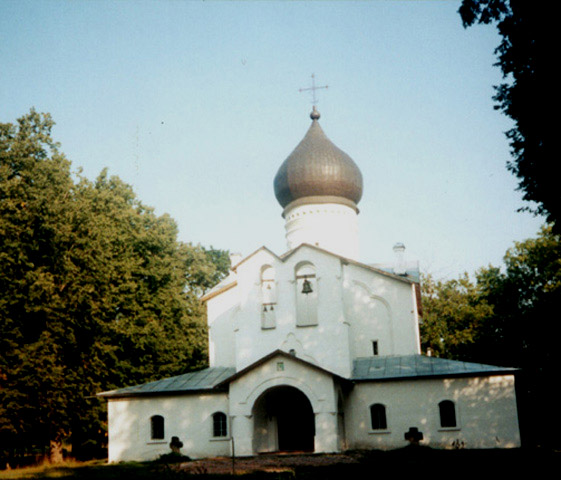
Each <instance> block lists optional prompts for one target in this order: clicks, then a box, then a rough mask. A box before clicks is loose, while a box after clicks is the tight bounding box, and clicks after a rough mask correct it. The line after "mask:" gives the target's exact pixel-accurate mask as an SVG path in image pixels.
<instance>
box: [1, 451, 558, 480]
mask: <svg viewBox="0 0 561 480" xmlns="http://www.w3.org/2000/svg"><path fill="white" fill-rule="evenodd" d="M357 458H359V460H360V461H359V463H356V464H335V465H330V466H315V467H313V466H305V467H304V466H296V467H293V468H289V469H285V470H283V471H274V472H271V471H269V472H252V473H241V472H239V473H238V474H237V475H236V478H239V479H240V480H242V479H243V480H335V479H337V480H340V479H342V480H359V479H360V480H362V479H365V480H366V479H368V480H371V479H373V478H375V477H378V478H382V477H384V478H386V477H387V478H389V477H390V476H391V477H393V478H409V477H411V478H415V479H419V478H437V477H441V476H447V477H453V478H458V477H459V478H467V477H468V476H469V478H474V476H478V477H481V479H485V478H505V477H507V476H508V477H511V476H512V477H514V476H515V474H516V476H520V475H522V474H524V473H525V472H530V471H531V472H532V476H533V477H534V478H545V477H546V476H550V475H551V474H549V475H548V473H549V472H551V471H552V470H553V471H557V472H558V471H559V467H560V466H561V452H552V451H539V450H524V449H515V450H446V451H442V450H433V449H430V448H422V447H420V448H416V449H401V450H394V451H390V452H382V451H368V452H360V453H359V454H358V456H357ZM187 477H191V478H192V477H197V478H198V479H200V480H226V479H230V478H232V475H224V474H221V475H218V474H208V473H205V471H204V470H201V471H198V472H195V473H193V472H190V473H187V472H185V471H181V470H177V468H176V467H175V466H173V465H168V464H162V463H158V462H146V463H140V462H139V463H135V462H127V463H118V464H110V465H108V464H107V463H106V462H105V461H101V460H96V461H90V462H72V461H68V462H65V463H63V464H60V465H49V464H44V465H39V466H35V467H26V468H20V469H14V470H2V471H0V479H2V480H3V479H18V480H19V479H42V478H43V479H44V478H58V479H73V480H101V479H103V480H111V479H119V480H128V479H135V480H136V479H138V480H156V479H157V480H167V479H170V480H172V479H185V478H187Z"/></svg>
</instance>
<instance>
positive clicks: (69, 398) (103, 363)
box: [0, 110, 227, 459]
mask: <svg viewBox="0 0 561 480" xmlns="http://www.w3.org/2000/svg"><path fill="white" fill-rule="evenodd" d="M53 124H54V123H53V121H52V119H51V118H50V116H49V115H48V114H39V113H37V112H35V111H34V110H32V111H31V112H30V113H29V114H27V115H25V116H23V117H22V118H20V119H19V120H18V124H17V125H14V124H0V292H1V294H0V442H1V445H2V448H0V450H4V452H5V451H6V450H8V449H14V448H20V449H21V448H27V449H29V448H33V447H39V448H44V447H45V446H50V450H51V455H52V456H53V457H54V459H57V458H56V457H58V459H60V457H61V455H62V450H61V448H62V440H63V439H65V438H67V437H68V436H71V439H72V443H73V447H74V453H75V454H76V453H77V449H78V447H79V446H80V445H82V446H83V445H86V444H87V443H88V442H89V443H90V444H94V445H95V444H97V445H99V442H100V439H102V438H103V436H104V428H105V427H104V423H103V408H102V405H101V403H100V401H99V400H98V399H96V398H95V394H96V393H97V392H100V391H103V390H107V389H111V388H114V387H116V386H119V387H120V386H125V385H130V384H135V383H140V382H144V381H148V380H151V379H154V378H156V377H159V376H165V375H175V374H180V373H184V372H185V371H188V370H190V369H195V368H199V367H202V366H204V364H205V362H206V348H207V347H206V330H205V329H206V325H205V321H204V312H203V309H202V306H201V303H200V301H199V296H200V294H201V293H202V292H204V291H205V290H206V289H208V288H210V287H211V286H212V285H213V284H214V283H215V282H216V281H218V280H219V279H220V278H221V277H222V276H223V275H224V274H225V273H226V270H227V255H226V254H225V252H220V251H215V250H213V249H210V250H207V249H205V248H203V247H200V246H193V245H187V244H183V243H180V242H178V241H177V238H176V237H177V227H176V225H175V223H174V222H173V221H172V220H171V218H170V217H169V216H167V215H163V216H156V215H155V214H154V212H153V210H152V209H151V208H149V207H146V206H144V205H143V204H142V203H141V202H140V201H139V200H138V199H137V198H136V197H135V194H134V192H133V190H132V188H131V187H130V186H129V185H127V184H125V183H124V182H122V181H121V180H120V179H119V178H117V177H109V176H108V175H107V172H106V171H105V170H104V171H102V172H101V174H100V175H99V176H98V178H97V179H96V180H95V181H93V182H91V181H89V180H87V179H86V178H83V177H81V176H78V177H77V178H76V179H74V177H73V176H72V174H71V170H70V167H71V164H70V162H69V161H68V160H67V159H66V158H65V157H64V155H62V154H61V153H60V152H59V150H58V148H59V147H58V145H57V144H56V143H55V142H54V141H53V140H52V138H51V129H52V126H53Z"/></svg>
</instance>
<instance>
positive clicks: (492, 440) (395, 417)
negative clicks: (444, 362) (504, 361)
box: [346, 375, 520, 449]
mask: <svg viewBox="0 0 561 480" xmlns="http://www.w3.org/2000/svg"><path fill="white" fill-rule="evenodd" d="M442 400H452V401H453V402H455V405H456V418H457V421H458V427H457V428H450V429H443V428H441V427H440V416H439V409H438V404H439V402H441V401H442ZM374 403H381V404H383V405H385V406H386V415H387V422H388V429H387V431H383V432H375V431H372V429H371V424H370V411H369V408H370V405H372V404H374ZM347 405H349V407H350V408H348V411H347V414H346V432H347V443H348V446H349V448H377V449H390V448H400V447H404V446H406V445H407V444H408V442H407V441H406V440H405V439H404V434H405V432H407V431H408V430H409V428H410V427H417V428H418V429H419V431H421V432H422V433H423V435H424V441H423V442H422V443H421V444H422V445H430V446H432V447H437V448H452V443H453V442H454V441H458V442H461V444H462V445H463V446H464V447H465V448H512V447H519V446H520V433H519V427H518V417H517V407H516V396H515V391H514V376H513V375H504V376H489V377H471V378H455V379H441V380H439V379H427V380H416V381H414V382H413V381H393V382H379V383H359V384H357V385H355V387H354V389H353V391H352V392H351V394H350V396H349V398H348V399H347Z"/></svg>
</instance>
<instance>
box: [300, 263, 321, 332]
mask: <svg viewBox="0 0 561 480" xmlns="http://www.w3.org/2000/svg"><path fill="white" fill-rule="evenodd" d="M295 274H296V325H297V326H298V327H309V326H312V325H317V324H318V312H317V310H318V284H317V278H316V269H315V267H314V265H313V264H311V263H309V262H302V263H299V264H298V265H297V266H296V270H295Z"/></svg>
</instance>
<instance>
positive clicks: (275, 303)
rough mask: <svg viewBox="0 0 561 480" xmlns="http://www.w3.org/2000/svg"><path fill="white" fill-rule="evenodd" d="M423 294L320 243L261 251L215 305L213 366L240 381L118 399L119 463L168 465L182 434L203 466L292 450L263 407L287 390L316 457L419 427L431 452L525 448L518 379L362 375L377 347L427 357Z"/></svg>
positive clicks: (382, 353) (384, 352)
mask: <svg viewBox="0 0 561 480" xmlns="http://www.w3.org/2000/svg"><path fill="white" fill-rule="evenodd" d="M303 267H305V268H304V270H302V268H303ZM271 269H272V271H271ZM300 271H304V272H305V275H306V279H308V280H309V281H310V282H311V286H312V290H313V293H314V294H315V297H314V298H313V300H312V307H313V308H314V309H315V310H316V314H315V315H312V316H311V317H310V313H309V309H310V305H303V304H302V303H301V300H302V298H301V297H303V296H306V294H303V293H302V279H301V278H298V276H299V272H300ZM264 272H267V273H266V274H264ZM268 287H270V288H268ZM417 287H418V285H417V284H416V283H415V282H414V281H411V280H409V279H407V278H405V277H399V276H396V275H392V274H389V273H387V272H384V271H381V270H377V269H375V268H372V267H369V266H367V265H362V264H360V263H358V262H355V261H350V260H347V259H345V258H344V257H341V256H338V255H335V254H332V253H329V252H326V251H324V250H322V249H319V248H317V247H314V246H308V245H301V246H300V247H298V248H296V249H295V250H293V251H290V252H288V253H287V254H285V255H284V256H282V257H278V256H276V255H275V254H274V253H272V252H271V251H269V250H268V249H266V248H261V249H259V250H257V251H256V252H254V253H253V254H252V255H250V256H249V257H247V258H246V259H244V260H243V261H242V262H240V263H239V264H238V265H237V266H236V267H235V271H233V272H232V275H231V276H230V277H229V279H228V280H227V281H226V282H223V284H222V285H221V286H219V287H217V288H216V289H215V290H214V291H212V292H210V294H208V295H207V296H206V298H205V300H206V304H207V307H208V323H209V346H210V367H211V368H213V367H229V368H231V369H232V371H233V372H236V373H235V374H234V375H233V376H232V377H231V378H230V379H228V380H227V381H226V382H223V383H222V384H221V385H219V387H220V388H218V389H217V390H216V391H214V390H212V391H204V392H189V393H185V394H181V393H178V392H176V393H174V394H170V395H166V394H160V395H152V396H142V395H141V396H137V397H134V396H133V397H125V398H119V395H114V396H110V397H109V402H108V403H109V460H110V461H121V460H147V459H153V458H157V457H158V456H159V455H161V454H162V453H166V452H169V442H170V440H171V437H172V436H177V437H179V439H180V440H181V441H182V442H183V445H184V446H183V448H182V452H183V453H185V454H187V455H189V456H190V457H192V458H201V457H213V456H224V455H231V454H232V452H233V451H234V452H235V454H236V455H237V456H249V455H255V454H258V453H263V452H275V451H279V450H282V449H281V448H279V441H280V440H279V438H280V434H279V433H278V429H279V428H280V427H282V425H280V424H279V423H278V422H281V420H280V419H281V417H280V416H279V417H278V419H276V420H275V421H273V422H271V421H270V419H271V418H272V417H274V416H275V414H271V413H270V412H269V414H268V417H267V415H266V412H265V411H264V410H263V409H266V407H265V406H263V405H266V403H267V402H268V401H270V400H271V399H272V400H274V392H276V391H279V390H278V389H279V388H281V387H282V388H285V389H286V388H291V389H294V390H292V391H298V392H301V393H302V394H303V395H304V396H305V398H306V399H307V400H308V401H309V405H310V406H311V411H312V412H313V423H314V432H313V443H312V445H313V446H312V447H311V448H310V451H314V452H316V453H321V452H338V451H342V450H345V449H356V448H361V449H362V448H378V449H391V448H400V447H403V446H405V445H407V443H408V442H407V441H406V440H405V438H404V435H405V433H406V432H407V431H408V430H409V429H410V428H411V427H415V428H417V429H418V430H419V431H421V432H422V433H423V444H424V445H430V446H433V447H436V448H452V447H454V446H458V445H461V446H464V447H467V448H497V447H500V448H509V447H517V446H519V445H520V435H519V428H518V420H517V407H516V396H515V388H514V374H504V373H502V374H498V373H497V374H484V375H477V374H475V375H471V376H469V375H468V376H466V375H458V376H453V375H452V376H449V377H447V376H441V377H430V376H428V377H422V378H405V379H403V378H402V379H394V380H392V379H384V380H383V381H382V380H376V379H372V380H368V379H367V380H365V379H358V380H357V379H353V364H354V362H355V361H356V360H357V359H361V358H364V357H368V356H372V355H373V350H372V349H373V342H376V345H377V349H378V351H377V356H378V357H380V358H383V357H396V356H397V357H400V356H407V355H420V347H419V317H418V305H417V298H418V297H417ZM264 292H265V293H264ZM307 295H311V294H307ZM305 300H306V299H305ZM264 305H265V306H267V307H268V311H267V313H269V312H270V308H271V307H273V310H272V311H273V312H274V315H273V316H270V315H269V316H267V313H264V312H263V309H264ZM301 309H304V310H305V312H304V313H305V315H304V317H302V316H301V315H300V316H299V314H300V313H302V312H299V310H301ZM306 315H307V316H306ZM310 318H312V320H311V321H309V320H310ZM267 395H269V397H267ZM264 398H268V400H266V401H264V400H263V399H264ZM289 398H291V397H289ZM443 400H446V401H449V402H452V404H453V405H454V409H455V416H456V419H455V421H456V424H455V425H453V426H452V427H442V426H441V425H440V420H441V418H440V413H439V404H440V402H442V401H443ZM295 401H296V400H295ZM260 402H261V403H260ZM374 404H380V405H383V406H384V409H385V415H386V419H385V420H386V425H383V426H382V427H384V428H380V425H378V426H376V428H373V427H372V418H371V411H370V408H371V406H372V405H374ZM295 405H296V404H295ZM297 405H300V404H297ZM215 412H223V413H224V414H225V415H226V416H227V418H228V432H227V435H225V436H224V437H220V438H216V437H214V435H213V424H212V415H213V413H215ZM154 415H160V416H162V417H164V419H165V425H166V427H165V428H166V431H165V437H164V438H163V439H161V440H158V441H154V440H152V439H151V438H150V419H151V418H152V417H153V416H154ZM266 417H267V418H269V420H267V418H266ZM275 418H277V417H275ZM275 422H277V423H275Z"/></svg>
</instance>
